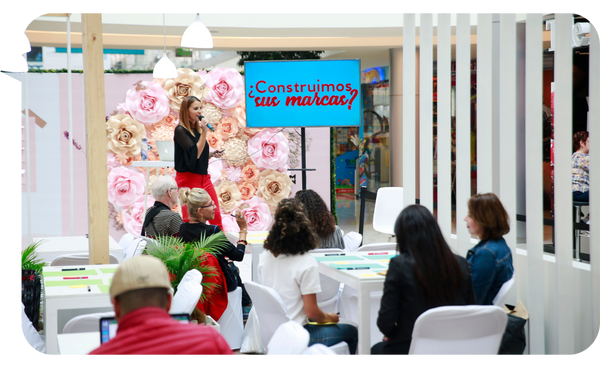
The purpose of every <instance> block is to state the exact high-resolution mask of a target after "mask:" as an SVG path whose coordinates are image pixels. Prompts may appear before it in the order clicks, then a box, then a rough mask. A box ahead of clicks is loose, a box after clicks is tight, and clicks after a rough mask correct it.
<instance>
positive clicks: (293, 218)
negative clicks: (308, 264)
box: [264, 198, 319, 256]
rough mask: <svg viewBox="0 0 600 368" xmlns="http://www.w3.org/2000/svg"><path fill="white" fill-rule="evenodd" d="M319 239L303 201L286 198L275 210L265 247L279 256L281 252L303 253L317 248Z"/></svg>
mask: <svg viewBox="0 0 600 368" xmlns="http://www.w3.org/2000/svg"><path fill="white" fill-rule="evenodd" d="M318 244H319V240H318V238H317V235H316V234H315V231H314V230H313V227H312V225H311V223H310V221H309V220H308V218H307V217H306V215H305V214H304V208H303V206H302V203H301V202H300V201H298V200H297V199H295V198H288V199H284V200H282V201H281V202H279V204H278V205H277V209H276V210H275V222H274V223H273V227H271V231H270V232H269V236H268V237H267V239H266V240H265V244H264V248H265V249H267V250H268V251H270V252H271V253H273V255H275V256H278V255H280V254H288V255H294V254H303V253H305V252H308V251H309V250H312V249H315V248H316V247H317V245H318Z"/></svg>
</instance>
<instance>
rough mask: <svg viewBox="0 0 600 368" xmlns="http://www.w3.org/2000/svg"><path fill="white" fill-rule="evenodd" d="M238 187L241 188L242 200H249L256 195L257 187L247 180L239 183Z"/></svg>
mask: <svg viewBox="0 0 600 368" xmlns="http://www.w3.org/2000/svg"><path fill="white" fill-rule="evenodd" d="M238 189H239V190H240V194H241V195H242V201H247V200H249V199H250V198H252V197H253V196H254V193H256V187H255V186H254V185H252V183H249V182H247V181H245V182H242V183H239V184H238Z"/></svg>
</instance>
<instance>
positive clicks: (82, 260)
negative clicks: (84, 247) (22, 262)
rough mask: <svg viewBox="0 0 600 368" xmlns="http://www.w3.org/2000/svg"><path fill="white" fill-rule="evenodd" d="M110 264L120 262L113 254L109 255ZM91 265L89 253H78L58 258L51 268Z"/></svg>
mask: <svg viewBox="0 0 600 368" xmlns="http://www.w3.org/2000/svg"><path fill="white" fill-rule="evenodd" d="M108 257H109V258H108V263H109V264H119V260H118V259H117V257H115V256H114V255H112V254H109V255H108ZM89 264H90V254H89V253H76V254H67V255H64V256H59V257H56V258H55V259H54V260H53V261H52V263H51V264H50V266H81V265H89Z"/></svg>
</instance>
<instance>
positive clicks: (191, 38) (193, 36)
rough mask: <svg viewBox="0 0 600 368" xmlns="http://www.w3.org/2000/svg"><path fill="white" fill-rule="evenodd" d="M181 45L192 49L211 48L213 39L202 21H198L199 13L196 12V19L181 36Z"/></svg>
mask: <svg viewBox="0 0 600 368" xmlns="http://www.w3.org/2000/svg"><path fill="white" fill-rule="evenodd" d="M181 47H188V48H193V49H212V48H213V39H212V35H211V34H210V31H209V30H208V28H206V26H205V25H204V23H202V21H200V14H199V13H196V19H195V20H194V23H192V24H191V25H190V26H189V27H187V29H186V30H185V32H183V36H181Z"/></svg>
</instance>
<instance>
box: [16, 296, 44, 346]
mask: <svg viewBox="0 0 600 368" xmlns="http://www.w3.org/2000/svg"><path fill="white" fill-rule="evenodd" d="M21 307H22V308H21V329H22V330H23V335H24V336H25V340H27V342H28V343H29V345H31V347H32V348H34V349H35V350H37V351H39V352H40V353H44V354H45V353H46V342H45V341H44V340H43V339H42V337H41V336H40V334H39V333H38V332H37V330H36V329H35V327H33V323H31V321H30V320H29V317H27V314H26V313H25V305H24V304H23V302H21Z"/></svg>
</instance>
